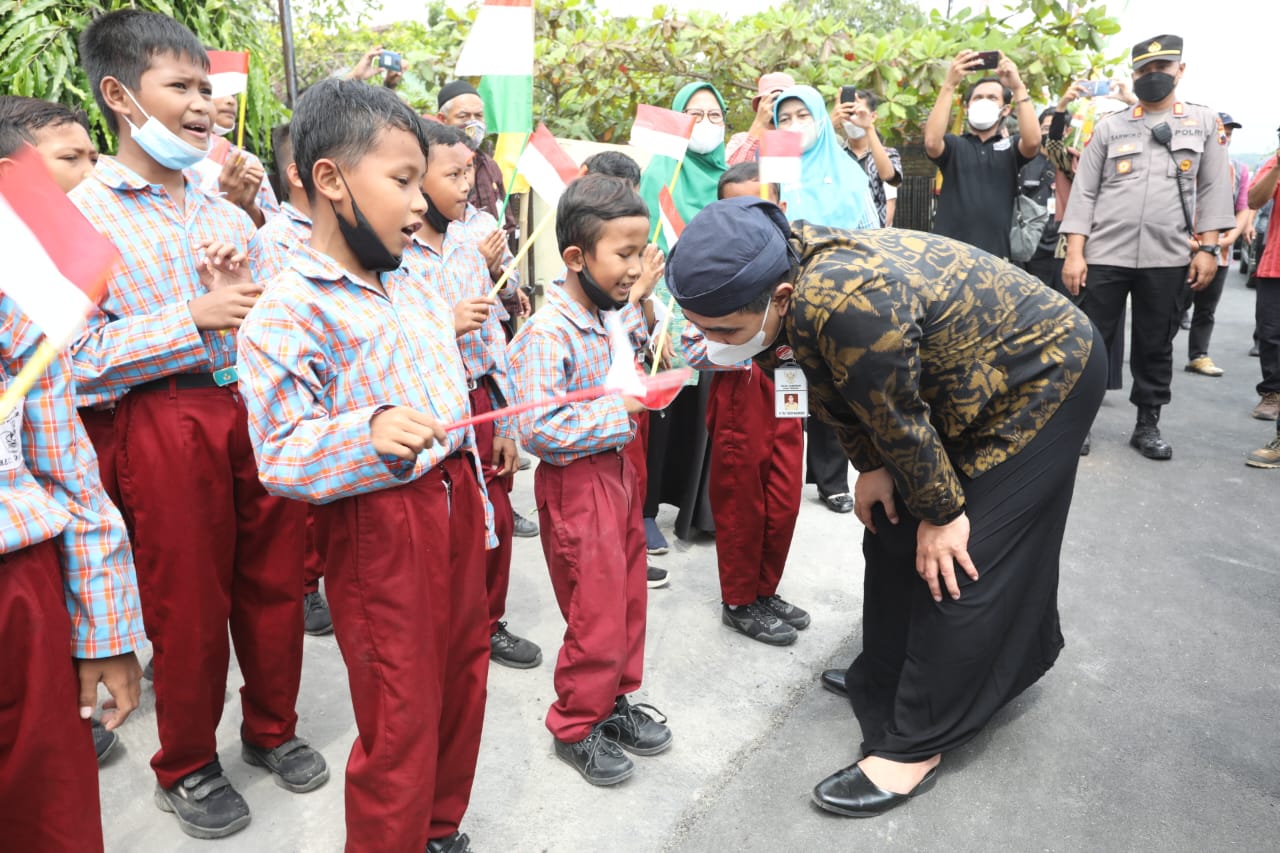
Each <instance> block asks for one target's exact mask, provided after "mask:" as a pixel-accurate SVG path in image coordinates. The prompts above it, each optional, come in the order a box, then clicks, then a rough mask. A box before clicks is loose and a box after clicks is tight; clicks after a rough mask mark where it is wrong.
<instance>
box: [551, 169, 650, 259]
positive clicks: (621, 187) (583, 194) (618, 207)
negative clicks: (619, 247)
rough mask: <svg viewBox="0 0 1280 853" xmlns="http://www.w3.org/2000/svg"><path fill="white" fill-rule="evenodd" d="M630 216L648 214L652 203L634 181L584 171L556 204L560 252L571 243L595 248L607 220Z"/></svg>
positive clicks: (571, 244)
mask: <svg viewBox="0 0 1280 853" xmlns="http://www.w3.org/2000/svg"><path fill="white" fill-rule="evenodd" d="M628 216H643V217H644V218H645V219H648V218H649V206H648V205H647V204H645V203H644V199H642V198H641V197H640V193H638V192H636V190H635V188H634V187H633V186H631V184H628V183H627V182H626V181H622V180H619V179H617V178H611V177H609V176H608V175H583V176H582V177H581V178H578V179H577V180H575V181H574V182H573V183H571V184H569V187H568V189H566V190H565V191H564V195H562V196H560V203H559V204H558V205H557V206H556V242H557V243H558V244H559V245H560V252H561V253H563V252H564V250H565V249H567V248H569V247H570V246H577V247H578V248H579V249H581V250H582V251H583V252H594V251H595V248H596V244H597V243H599V242H600V235H601V234H602V233H603V232H604V224H605V223H606V222H608V221H610V220H612V219H623V218H626V217H628Z"/></svg>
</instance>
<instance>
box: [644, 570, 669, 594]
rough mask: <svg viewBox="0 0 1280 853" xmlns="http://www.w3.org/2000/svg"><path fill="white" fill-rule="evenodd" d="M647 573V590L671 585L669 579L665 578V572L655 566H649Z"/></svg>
mask: <svg viewBox="0 0 1280 853" xmlns="http://www.w3.org/2000/svg"><path fill="white" fill-rule="evenodd" d="M646 571H647V575H648V583H649V589H662V588H663V587H664V586H666V585H667V584H669V583H671V579H670V578H668V577H667V570H666V569H660V568H658V567H657V566H649V567H648V569H647V570H646Z"/></svg>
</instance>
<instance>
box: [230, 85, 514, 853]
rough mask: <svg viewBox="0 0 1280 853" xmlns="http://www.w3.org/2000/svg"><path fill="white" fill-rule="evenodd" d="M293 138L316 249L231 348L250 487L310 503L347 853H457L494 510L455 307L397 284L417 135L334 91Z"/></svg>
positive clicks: (383, 99)
mask: <svg viewBox="0 0 1280 853" xmlns="http://www.w3.org/2000/svg"><path fill="white" fill-rule="evenodd" d="M291 135H292V137H293V145H294V157H295V161H296V163H297V167H298V173H299V175H300V177H301V179H302V183H303V186H304V187H305V188H306V191H307V195H308V197H309V199H310V201H311V206H312V217H313V220H312V221H313V228H312V236H311V249H312V251H311V252H305V253H304V252H298V253H296V254H295V255H294V256H293V258H292V260H291V269H290V271H289V272H286V273H284V274H282V275H280V276H277V277H276V278H275V279H274V280H273V281H272V282H271V284H270V286H269V287H268V288H267V290H266V292H265V293H264V294H263V296H262V299H261V301H260V302H259V304H258V306H257V307H256V308H255V309H254V311H253V313H252V314H251V315H250V316H249V318H248V320H246V322H245V324H244V326H243V328H242V329H241V334H240V356H241V361H242V363H243V365H244V368H245V372H246V378H245V380H244V382H243V386H244V392H245V396H246V400H247V402H248V404H249V409H250V413H251V421H250V423H251V427H250V429H251V433H252V435H253V442H254V446H255V448H256V449H257V452H258V459H259V473H260V476H261V478H262V482H263V483H264V484H265V485H266V487H267V488H268V489H269V490H270V491H272V492H274V493H276V494H283V495H289V496H292V497H299V498H302V499H304V500H307V501H311V502H313V503H314V504H316V506H315V507H314V511H315V512H316V530H317V532H318V533H319V536H320V543H319V544H320V547H321V551H322V553H324V554H325V557H326V564H325V572H326V576H325V578H326V583H327V585H328V589H329V605H330V608H331V610H332V614H333V626H334V632H335V634H336V636H337V640H338V646H339V648H340V649H341V650H342V657H343V660H344V661H345V662H346V665H347V676H348V679H349V681H350V688H351V702H352V705H353V706H354V708H355V718H356V728H357V730H358V732H359V736H358V738H357V740H356V742H355V744H354V745H353V746H352V749H351V756H350V758H349V759H348V761H347V772H346V784H347V789H346V826H347V850H349V851H366V850H394V851H413V852H414V853H417V851H421V850H423V848H424V847H425V848H426V849H427V850H428V851H432V853H439V851H450V853H465V851H467V850H468V849H469V845H468V839H467V837H466V835H465V834H463V833H461V832H459V830H458V827H459V824H460V823H461V821H462V818H463V815H464V813H465V811H466V807H467V802H468V800H469V798H470V795H471V783H472V779H473V778H474V774H475V765H476V756H477V754H478V752H479V746H480V730H481V726H482V723H483V719H484V703H485V680H486V676H487V673H488V663H489V660H488V654H489V651H488V650H489V646H488V643H487V642H486V637H487V632H486V625H487V623H488V620H487V617H486V605H485V592H484V552H485V544H486V528H487V526H488V525H487V523H486V514H487V512H486V507H487V503H488V502H487V501H486V499H485V496H484V491H483V485H482V480H481V478H480V474H479V470H478V464H477V460H476V458H475V441H474V434H473V432H472V431H471V430H470V429H464V430H453V431H449V432H446V431H445V429H444V426H443V424H446V423H448V422H451V421H457V420H460V419H462V418H465V417H466V416H467V414H468V404H467V396H466V384H465V382H466V379H465V373H464V370H463V365H462V358H461V356H460V355H459V353H458V348H457V344H456V342H455V338H454V333H453V324H452V317H451V316H450V313H449V308H448V306H447V305H446V304H445V301H444V300H443V299H442V298H441V297H440V295H439V294H436V293H433V292H431V291H430V290H429V289H427V288H425V287H424V286H423V285H422V281H421V280H420V279H419V278H417V277H414V276H410V275H408V274H407V273H406V272H404V271H396V268H397V267H398V266H399V264H400V261H401V258H402V255H403V253H404V252H405V250H406V249H407V248H408V247H409V246H410V245H411V242H412V240H413V235H414V233H415V232H416V231H418V230H419V229H420V228H421V226H422V221H421V215H422V214H423V213H424V212H425V210H426V200H425V199H424V197H423V195H422V189H421V181H422V177H423V174H424V172H425V171H426V157H425V151H426V147H427V145H426V140H425V137H424V135H423V129H422V123H421V120H420V119H419V118H418V117H417V116H416V115H415V114H414V113H413V111H412V110H411V109H410V108H409V107H408V106H406V105H405V104H404V103H403V102H401V101H400V100H399V99H398V98H397V97H396V96H395V95H394V94H392V93H391V92H389V91H387V90H386V89H383V88H381V87H375V86H366V85H364V84H362V83H357V82H354V81H350V80H336V79H328V80H324V81H321V82H320V83H317V84H315V85H314V86H312V87H310V88H309V89H308V90H307V91H306V93H305V94H304V95H303V96H302V97H301V98H300V99H299V100H298V104H297V107H296V109H295V112H294V115H293V122H292V129H291Z"/></svg>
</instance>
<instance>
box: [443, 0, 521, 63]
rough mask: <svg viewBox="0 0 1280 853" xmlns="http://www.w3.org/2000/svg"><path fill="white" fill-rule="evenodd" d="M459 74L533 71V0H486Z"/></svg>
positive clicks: (462, 56) (464, 49)
mask: <svg viewBox="0 0 1280 853" xmlns="http://www.w3.org/2000/svg"><path fill="white" fill-rule="evenodd" d="M453 73H454V74H455V75H456V76H458V77H487V76H488V75H490V74H495V75H500V76H502V75H507V76H530V75H532V74H533V0H486V1H485V3H484V5H482V6H481V7H480V9H479V11H477V12H476V20H475V23H473V24H472V25H471V32H470V33H469V34H468V35H467V40H466V42H464V43H463V45H462V51H461V52H460V53H459V54H458V65H457V67H456V68H454V69H453Z"/></svg>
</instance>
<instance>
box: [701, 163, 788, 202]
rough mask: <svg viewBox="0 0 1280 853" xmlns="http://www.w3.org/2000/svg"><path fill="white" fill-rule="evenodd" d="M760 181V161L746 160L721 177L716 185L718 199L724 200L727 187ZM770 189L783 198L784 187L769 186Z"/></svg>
mask: <svg viewBox="0 0 1280 853" xmlns="http://www.w3.org/2000/svg"><path fill="white" fill-rule="evenodd" d="M758 180H760V161H758V160H746V161H744V162H742V163H735V164H733V165H732V166H730V167H729V168H728V169H726V170H725V171H724V174H722V175H721V176H720V182H719V183H717V184H716V198H717V199H722V198H724V189H725V187H729V186H732V185H734V184H749V183H751V182H752V181H758ZM769 189H770V190H772V191H773V193H774V194H775V195H777V196H778V197H779V198H781V197H782V187H780V186H779V185H778V184H769Z"/></svg>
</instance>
